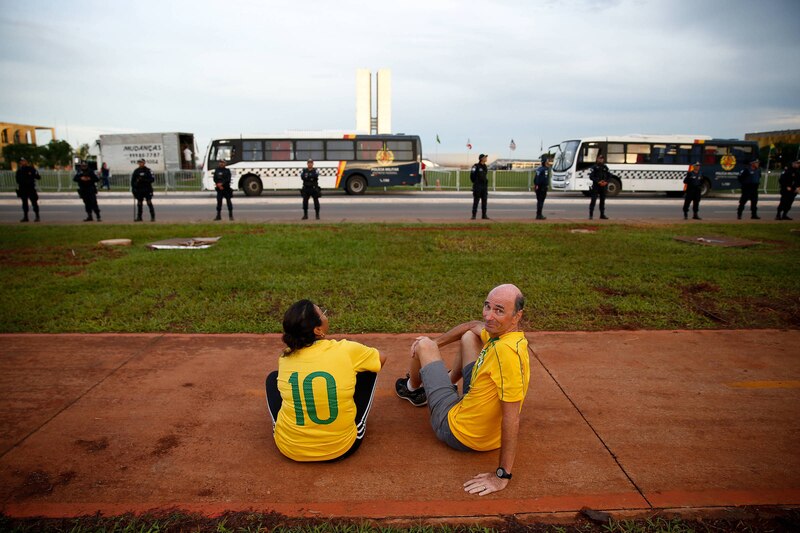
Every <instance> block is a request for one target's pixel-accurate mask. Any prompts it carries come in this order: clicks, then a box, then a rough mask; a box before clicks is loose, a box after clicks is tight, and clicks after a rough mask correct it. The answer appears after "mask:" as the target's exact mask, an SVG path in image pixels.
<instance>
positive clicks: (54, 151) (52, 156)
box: [39, 139, 72, 168]
mask: <svg viewBox="0 0 800 533" xmlns="http://www.w3.org/2000/svg"><path fill="white" fill-rule="evenodd" d="M39 154H40V157H41V162H42V166H45V167H47V168H56V167H68V166H69V165H70V164H71V163H72V146H70V144H69V143H68V142H67V141H56V140H55V139H53V140H52V141H50V142H49V143H48V144H46V145H44V146H40V147H39Z"/></svg>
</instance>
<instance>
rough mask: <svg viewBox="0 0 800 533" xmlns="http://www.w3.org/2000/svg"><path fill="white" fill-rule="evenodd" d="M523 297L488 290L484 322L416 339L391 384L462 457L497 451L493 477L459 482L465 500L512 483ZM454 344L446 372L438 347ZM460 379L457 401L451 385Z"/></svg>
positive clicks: (526, 365)
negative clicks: (405, 369)
mask: <svg viewBox="0 0 800 533" xmlns="http://www.w3.org/2000/svg"><path fill="white" fill-rule="evenodd" d="M524 305H525V298H524V296H523V295H522V292H521V291H520V290H519V289H518V288H517V287H515V286H514V285H500V286H498V287H495V288H494V289H492V291H491V292H490V293H489V295H488V296H487V297H486V301H485V302H484V303H483V320H484V321H483V322H480V321H477V320H476V321H473V322H466V323H464V324H460V325H458V326H456V327H454V328H453V329H451V330H450V331H448V332H447V333H445V334H443V335H441V336H439V337H437V338H436V339H435V340H432V339H430V338H428V337H418V338H417V339H416V340H415V341H414V344H413V345H412V346H411V366H410V369H409V373H408V375H407V377H404V378H400V379H398V380H397V383H396V384H395V389H396V392H397V395H398V396H399V397H400V398H403V399H405V400H408V401H409V402H411V403H412V404H413V405H415V406H417V407H421V406H423V405H425V404H428V407H429V409H430V412H431V426H432V427H433V431H434V432H435V433H436V436H437V438H438V439H439V440H441V441H442V442H444V443H446V444H447V445H448V446H450V447H451V448H454V449H456V450H461V451H470V450H474V451H488V450H495V449H497V448H500V462H499V466H498V468H497V470H496V471H495V472H490V473H483V474H478V475H476V476H475V477H474V478H472V479H470V480H469V481H467V482H466V483H464V490H465V491H467V492H469V493H470V494H479V495H480V496H485V495H486V494H491V493H492V492H496V491H499V490H502V489H504V488H505V487H506V486H507V485H508V482H509V480H510V479H511V471H512V468H513V466H514V457H515V455H516V451H517V438H518V435H519V417H520V411H521V409H522V402H523V400H524V399H525V395H526V394H527V392H528V384H529V382H530V373H531V372H530V361H529V357H528V341H527V340H526V339H525V335H524V334H523V332H521V331H519V323H520V320H521V319H522V308H523V307H524ZM455 341H459V342H460V344H461V346H460V350H459V355H458V358H457V359H456V361H455V362H454V364H453V369H452V370H451V371H450V372H448V370H447V368H445V366H444V362H443V361H442V356H441V353H440V352H439V348H440V347H441V346H445V345H447V344H450V343H452V342H455ZM462 376H463V380H464V383H463V393H464V394H463V396H459V395H458V392H457V389H456V387H455V386H454V385H453V384H454V383H457V382H458V380H459V379H461V378H462Z"/></svg>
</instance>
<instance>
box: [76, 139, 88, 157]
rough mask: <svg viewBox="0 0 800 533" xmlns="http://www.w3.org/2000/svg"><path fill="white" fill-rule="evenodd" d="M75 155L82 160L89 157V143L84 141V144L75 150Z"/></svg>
mask: <svg viewBox="0 0 800 533" xmlns="http://www.w3.org/2000/svg"><path fill="white" fill-rule="evenodd" d="M75 155H76V156H78V157H80V158H81V161H85V160H86V159H87V158H88V157H89V145H88V144H86V143H83V144H82V145H80V146H78V149H77V150H75Z"/></svg>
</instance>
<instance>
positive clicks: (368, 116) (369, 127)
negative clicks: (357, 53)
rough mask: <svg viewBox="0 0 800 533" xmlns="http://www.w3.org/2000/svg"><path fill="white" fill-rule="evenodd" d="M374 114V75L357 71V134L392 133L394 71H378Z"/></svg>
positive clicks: (365, 70) (364, 71)
mask: <svg viewBox="0 0 800 533" xmlns="http://www.w3.org/2000/svg"><path fill="white" fill-rule="evenodd" d="M375 79H376V88H375V98H374V101H375V112H374V113H373V106H372V102H373V97H372V96H373V90H372V73H371V72H370V71H369V69H365V68H360V69H358V70H356V133H371V134H375V133H392V71H391V70H390V69H380V70H378V73H377V75H376V76H375Z"/></svg>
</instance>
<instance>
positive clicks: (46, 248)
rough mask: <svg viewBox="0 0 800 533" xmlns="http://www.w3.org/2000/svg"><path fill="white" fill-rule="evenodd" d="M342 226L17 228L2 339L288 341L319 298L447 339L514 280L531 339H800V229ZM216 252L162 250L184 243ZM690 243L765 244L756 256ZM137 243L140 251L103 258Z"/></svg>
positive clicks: (7, 261) (2, 306) (7, 260)
mask: <svg viewBox="0 0 800 533" xmlns="http://www.w3.org/2000/svg"><path fill="white" fill-rule="evenodd" d="M588 227H597V226H589V225H585V224H584V225H582V224H572V225H566V224H548V225H534V224H489V225H480V224H478V225H467V226H465V225H447V224H441V225H421V224H406V225H404V224H335V225H317V224H314V225H302V226H301V225H258V224H225V225H222V226H220V225H210V224H209V225H202V224H200V225H198V224H193V225H100V224H97V225H91V226H88V225H64V226H33V225H30V226H5V227H4V231H3V233H2V236H0V283H2V288H3V298H2V300H0V331H2V332H161V331H163V332H256V333H263V332H279V331H280V329H281V326H280V324H281V319H282V316H283V312H284V310H285V309H286V308H287V307H288V305H289V304H291V303H292V302H293V301H295V300H297V299H299V298H311V299H312V300H314V301H315V302H318V303H319V304H320V305H321V306H324V307H327V308H328V309H329V310H330V313H329V314H330V317H331V331H332V332H335V333H360V332H438V331H442V330H444V329H446V328H448V327H450V326H452V325H454V324H456V323H458V322H462V321H466V320H470V319H474V318H480V313H481V305H482V302H483V298H484V297H485V295H486V293H487V292H488V291H489V290H490V289H491V288H492V287H493V286H495V285H497V284H500V283H505V282H511V283H515V284H516V285H518V286H519V287H520V288H521V289H522V291H523V292H524V293H525V295H526V297H527V300H528V301H527V305H526V313H525V314H526V319H525V323H524V327H525V329H527V330H551V331H569V330H608V329H633V328H637V329H638V328H647V329H672V328H796V327H798V326H799V325H800V272H798V259H800V235H798V234H797V233H792V232H790V229H791V228H794V229H798V228H800V225H798V224H795V223H791V224H765V223H761V224H718V225H715V224H676V225H659V226H646V227H643V226H634V225H624V224H611V225H603V226H602V227H600V228H599V230H598V231H597V232H596V233H590V234H581V233H572V232H571V231H570V230H571V229H574V228H588ZM217 235H221V236H222V237H223V238H222V239H221V241H220V242H219V243H218V244H217V245H216V246H214V247H212V248H210V249H207V250H175V251H151V250H149V249H147V248H146V247H145V244H146V243H148V242H151V241H154V240H158V239H164V238H170V237H199V236H217ZM678 235H692V236H694V235H722V236H731V237H740V238H746V239H752V240H757V241H759V242H761V244H759V245H757V246H754V247H750V248H718V247H710V246H701V245H695V244H686V243H682V242H677V241H675V240H674V239H673V237H675V236H678ZM108 238H130V239H133V243H134V245H133V246H132V247H127V248H113V249H110V248H104V247H99V246H97V242H98V241H99V240H101V239H108Z"/></svg>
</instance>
